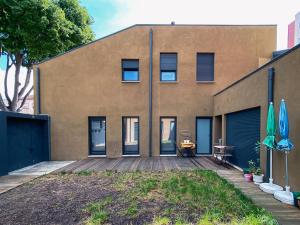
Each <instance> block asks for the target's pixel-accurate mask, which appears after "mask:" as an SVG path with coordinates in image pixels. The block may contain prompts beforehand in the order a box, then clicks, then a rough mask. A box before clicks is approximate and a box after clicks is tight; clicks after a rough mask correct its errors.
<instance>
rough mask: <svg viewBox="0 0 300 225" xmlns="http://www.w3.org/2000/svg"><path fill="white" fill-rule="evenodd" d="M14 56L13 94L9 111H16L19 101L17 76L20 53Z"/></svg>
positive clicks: (21, 60)
mask: <svg viewBox="0 0 300 225" xmlns="http://www.w3.org/2000/svg"><path fill="white" fill-rule="evenodd" d="M15 57H16V63H15V67H16V71H15V84H14V95H13V99H12V101H11V104H10V105H9V110H10V111H17V107H18V101H19V86H20V82H19V78H20V70H21V66H22V62H23V55H22V54H20V53H16V55H15Z"/></svg>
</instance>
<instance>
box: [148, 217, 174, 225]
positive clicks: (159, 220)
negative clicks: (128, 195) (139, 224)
mask: <svg viewBox="0 0 300 225" xmlns="http://www.w3.org/2000/svg"><path fill="white" fill-rule="evenodd" d="M169 224H171V220H170V219H169V218H168V217H155V218H154V219H153V222H152V223H151V225H169Z"/></svg>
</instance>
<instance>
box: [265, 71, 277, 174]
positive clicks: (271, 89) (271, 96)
mask: <svg viewBox="0 0 300 225" xmlns="http://www.w3.org/2000/svg"><path fill="white" fill-rule="evenodd" d="M274 77H275V69H274V67H271V68H269V69H268V107H269V104H270V102H274ZM270 160H271V159H270V151H267V163H266V177H267V178H269V177H270V166H269V165H270Z"/></svg>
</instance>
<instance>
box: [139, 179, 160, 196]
mask: <svg viewBox="0 0 300 225" xmlns="http://www.w3.org/2000/svg"><path fill="white" fill-rule="evenodd" d="M156 187H157V180H156V179H153V178H149V179H147V180H146V181H144V182H142V183H141V184H140V191H141V192H142V193H143V194H144V195H147V194H148V193H149V192H150V191H151V190H153V189H155V188H156Z"/></svg>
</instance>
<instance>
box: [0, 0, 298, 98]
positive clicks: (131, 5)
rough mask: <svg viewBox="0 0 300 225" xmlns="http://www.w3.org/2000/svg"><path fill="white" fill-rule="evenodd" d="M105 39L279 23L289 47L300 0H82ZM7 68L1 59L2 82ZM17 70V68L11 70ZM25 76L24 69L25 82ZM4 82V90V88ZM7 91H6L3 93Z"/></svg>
mask: <svg viewBox="0 0 300 225" xmlns="http://www.w3.org/2000/svg"><path fill="white" fill-rule="evenodd" d="M80 2H81V5H82V6H84V7H86V8H87V10H88V12H89V14H90V15H91V16H92V17H93V20H94V23H93V25H92V29H93V31H94V33H95V35H96V38H101V37H103V36H106V35H108V34H111V33H113V32H116V31H118V30H120V29H123V28H126V27H128V26H131V25H133V24H141V23H142V24H153V23H159V24H170V23H171V22H172V21H174V22H175V23H176V24H277V49H278V50H281V49H285V48H286V47H287V31H288V24H289V23H290V22H292V21H293V20H294V18H295V14H296V13H297V12H299V11H300V0H206V1H204V0H80ZM4 68H5V60H4V57H1V58H0V82H1V81H2V80H3V76H4ZM11 72H13V71H11ZM23 79H25V70H23V71H22V74H21V81H22V80H23ZM2 84H3V82H1V83H0V92H2V90H3V85H2ZM2 93H3V92H2Z"/></svg>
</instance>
